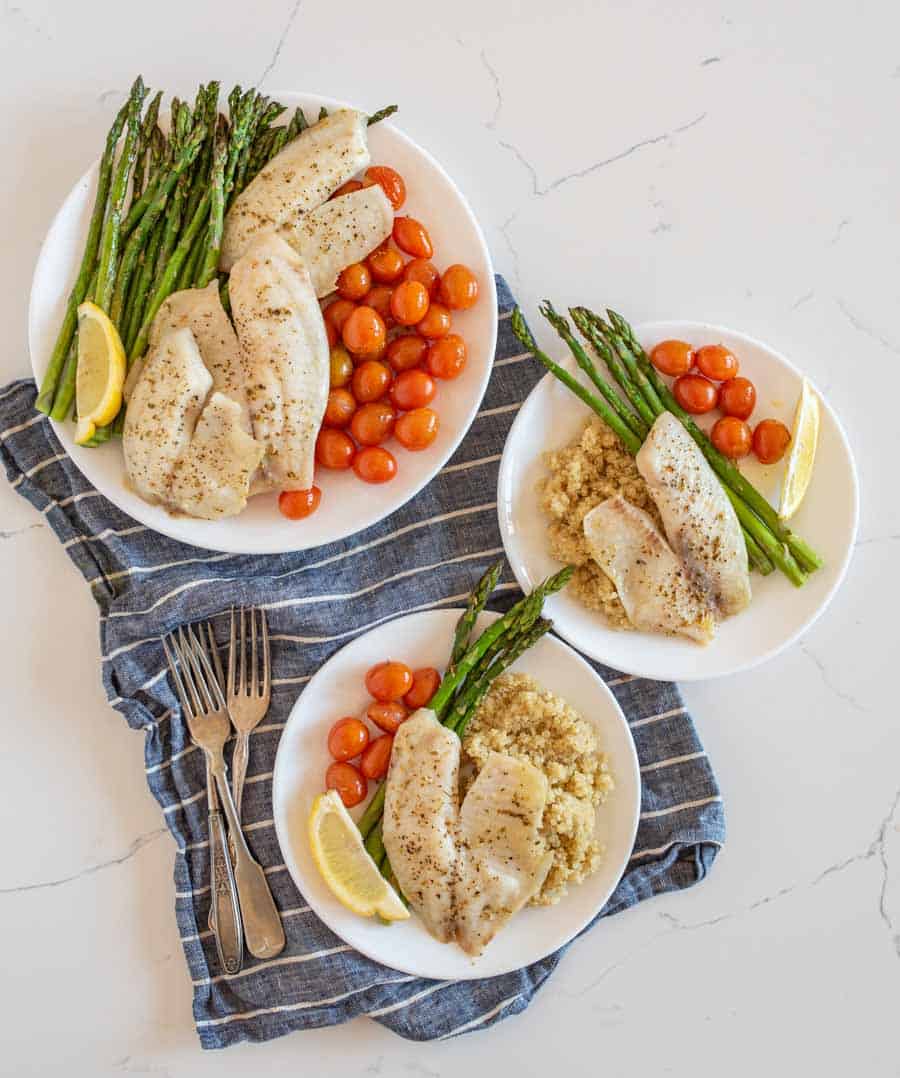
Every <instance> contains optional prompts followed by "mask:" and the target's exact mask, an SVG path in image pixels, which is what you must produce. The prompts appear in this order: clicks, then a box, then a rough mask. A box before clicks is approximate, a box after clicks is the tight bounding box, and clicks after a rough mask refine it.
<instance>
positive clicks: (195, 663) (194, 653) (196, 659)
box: [185, 626, 216, 712]
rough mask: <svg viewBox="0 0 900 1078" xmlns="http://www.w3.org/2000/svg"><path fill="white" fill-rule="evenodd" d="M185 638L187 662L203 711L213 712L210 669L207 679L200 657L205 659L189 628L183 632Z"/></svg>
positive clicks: (213, 703) (213, 702) (192, 631)
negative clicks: (186, 642) (200, 698)
mask: <svg viewBox="0 0 900 1078" xmlns="http://www.w3.org/2000/svg"><path fill="white" fill-rule="evenodd" d="M185 636H186V637H187V640H188V649H187V654H188V660H189V662H190V665H191V670H192V672H193V675H194V679H195V681H196V684H197V688H198V690H199V692H200V695H201V697H202V700H203V704H204V711H207V712H209V711H215V710H216V702H215V700H214V699H213V690H212V685H211V684H210V683H211V682H214V681H215V680H216V679H215V677H214V676H213V673H212V669H211V668H210V671H209V673H210V676H209V678H207V677H206V671H205V670H204V668H203V664H202V663H201V661H200V659H201V656H202V657H203V658H205V656H203V652H202V650H201V648H200V642H199V641H198V640H197V636H196V634H195V633H194V630H193V629H192V628H191V627H190V626H188V627H187V629H186V630H185ZM207 666H209V664H208V663H207Z"/></svg>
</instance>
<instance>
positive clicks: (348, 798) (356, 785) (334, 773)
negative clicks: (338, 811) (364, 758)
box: [325, 739, 380, 809]
mask: <svg viewBox="0 0 900 1078" xmlns="http://www.w3.org/2000/svg"><path fill="white" fill-rule="evenodd" d="M378 740H380V739H378ZM371 747H372V746H371V745H370V746H369V748H371ZM366 751H367V752H368V749H367V750H366ZM325 789H326V790H337V792H338V796H339V797H340V799H341V800H342V801H343V802H344V804H345V805H346V807H347V808H348V809H349V808H353V806H354V805H358V804H359V803H360V801H363V800H364V799H365V796H366V793H367V791H368V789H369V784H368V783H367V782H366V780H365V777H364V775H363V774H362V773H361V772H360V770H359V769H358V768H356V767H354V766H353V764H348V763H346V762H345V761H341V762H340V763H333V764H331V765H330V766H329V768H328V770H327V771H326V772H325Z"/></svg>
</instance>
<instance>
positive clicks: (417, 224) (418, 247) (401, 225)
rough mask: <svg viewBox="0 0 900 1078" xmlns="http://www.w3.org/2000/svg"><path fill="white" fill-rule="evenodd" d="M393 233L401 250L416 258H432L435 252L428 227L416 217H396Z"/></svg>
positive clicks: (395, 241)
mask: <svg viewBox="0 0 900 1078" xmlns="http://www.w3.org/2000/svg"><path fill="white" fill-rule="evenodd" d="M393 235H394V243H396V244H397V246H398V247H399V248H400V250H401V251H406V253H407V254H408V255H412V256H413V257H414V258H431V256H432V255H433V254H434V247H433V246H432V244H431V237H430V236H429V235H428V231H427V229H426V228H425V226H424V225H423V224H422V223H421V221H417V220H416V219H415V217H395V218H394V232H393Z"/></svg>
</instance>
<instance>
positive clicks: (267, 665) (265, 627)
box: [259, 607, 272, 698]
mask: <svg viewBox="0 0 900 1078" xmlns="http://www.w3.org/2000/svg"><path fill="white" fill-rule="evenodd" d="M259 623H260V627H261V629H262V657H263V674H262V678H263V683H262V695H263V696H265V697H266V698H268V696H269V692H270V691H271V686H272V682H271V673H272V671H271V662H270V657H269V623H268V620H267V619H266V612H265V610H263V609H262V608H261V607H260V611H259Z"/></svg>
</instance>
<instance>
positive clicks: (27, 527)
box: [0, 523, 44, 540]
mask: <svg viewBox="0 0 900 1078" xmlns="http://www.w3.org/2000/svg"><path fill="white" fill-rule="evenodd" d="M43 527H44V525H43V524H41V523H36V524H23V525H22V527H21V528H12V529H11V530H10V531H4V530H3V529H2V528H0V540H3V539H15V537H16V536H17V535H24V534H25V532H31V531H35V530H38V531H40V530H41V529H42V528H43Z"/></svg>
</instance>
